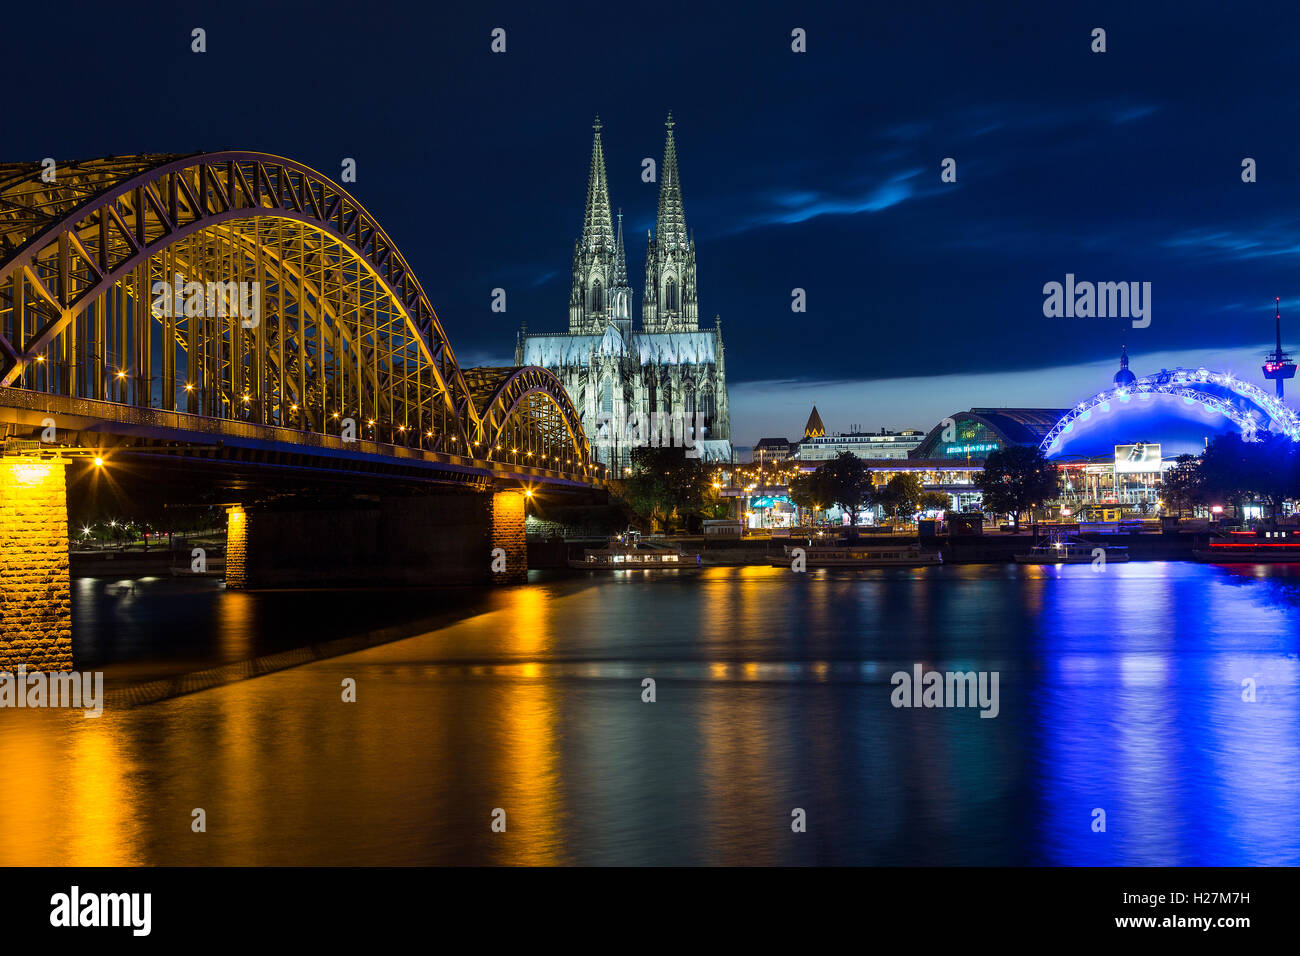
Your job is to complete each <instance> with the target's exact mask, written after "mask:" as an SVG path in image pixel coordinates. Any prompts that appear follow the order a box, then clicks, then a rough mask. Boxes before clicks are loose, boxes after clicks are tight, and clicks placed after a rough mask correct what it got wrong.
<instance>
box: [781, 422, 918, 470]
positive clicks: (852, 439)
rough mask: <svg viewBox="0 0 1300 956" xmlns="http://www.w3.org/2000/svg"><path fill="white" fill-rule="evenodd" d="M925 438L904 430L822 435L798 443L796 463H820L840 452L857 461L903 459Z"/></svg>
mask: <svg viewBox="0 0 1300 956" xmlns="http://www.w3.org/2000/svg"><path fill="white" fill-rule="evenodd" d="M924 439H925V432H922V431H919V430H918V429H915V428H907V429H904V430H903V431H901V432H891V431H886V430H885V429H884V428H882V429H880V431H878V432H856V431H854V432H847V433H845V434H841V435H823V436H821V437H820V438H805V439H804V440H803V441H801V442H800V443H799V460H800V461H811V462H821V461H826V460H828V459H830V458H834V457H835V456H836V455H838V454H840V453H841V452H846V451H847V452H848V453H849V454H852V455H857V456H858V457H859V458H869V459H873V460H874V459H885V458H889V459H892V458H906V457H908V455H909V454H910V453H911V452H912V451H913V450H914V449H915V448H916V447H917V446H918V445H920V444H921V442H922V441H923V440H924Z"/></svg>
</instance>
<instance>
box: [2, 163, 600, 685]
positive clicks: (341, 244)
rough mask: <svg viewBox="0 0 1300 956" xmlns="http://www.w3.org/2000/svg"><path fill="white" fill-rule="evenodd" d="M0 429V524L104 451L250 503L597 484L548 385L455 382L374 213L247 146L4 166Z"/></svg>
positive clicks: (543, 381)
mask: <svg viewBox="0 0 1300 956" xmlns="http://www.w3.org/2000/svg"><path fill="white" fill-rule="evenodd" d="M418 199H419V201H423V202H429V203H430V204H432V203H433V202H434V201H435V200H436V197H430V196H422V197H418ZM0 424H3V425H4V427H5V447H6V456H5V458H4V459H3V460H4V462H5V463H6V468H7V469H8V472H7V473H5V474H0V485H3V487H2V488H0V496H3V497H0V512H3V513H2V514H0V520H2V519H3V518H4V517H5V516H6V515H9V514H10V513H11V512H13V511H14V509H15V508H18V509H19V510H21V507H20V506H21V502H22V499H23V498H24V497H28V498H30V497H32V495H33V494H34V493H30V494H29V493H27V492H24V491H23V490H22V489H24V488H27V487H28V486H31V487H33V488H36V487H43V486H44V484H43V481H42V480H38V478H39V476H41V475H43V474H45V472H44V471H42V467H44V468H45V470H46V471H48V472H49V473H50V474H53V473H54V472H57V475H58V476H57V479H54V478H51V479H49V481H53V482H54V483H55V484H57V485H58V486H59V487H60V488H63V487H65V481H66V479H65V477H64V470H65V469H64V468H63V467H59V466H60V465H67V464H69V463H72V465H73V467H74V474H73V480H74V481H78V480H81V478H82V477H84V474H83V473H84V472H86V471H93V470H95V469H96V468H97V466H95V465H92V464H89V462H90V461H93V460H95V459H98V460H99V461H100V462H102V463H103V465H104V468H103V469H101V470H102V471H103V472H104V473H105V474H106V475H111V473H112V472H113V471H114V469H123V470H131V469H135V470H137V471H141V470H147V469H156V470H157V471H158V472H160V473H161V472H166V471H170V472H172V473H177V472H179V473H185V470H186V469H194V470H195V471H196V472H197V471H199V470H205V469H206V472H205V473H213V472H214V471H221V472H222V473H223V475H224V476H225V477H223V478H222V481H223V482H224V484H225V486H226V487H230V488H234V489H236V490H239V489H244V491H245V492H246V494H247V495H248V496H250V497H255V496H256V495H257V494H259V493H262V494H266V493H270V491H272V490H273V489H272V488H271V486H270V485H268V484H267V482H268V481H270V480H271V479H270V477H269V476H280V478H281V480H284V481H289V480H292V481H298V480H302V479H304V478H306V477H311V478H312V480H321V481H333V482H336V483H339V484H340V485H341V486H342V485H346V484H347V483H348V482H352V483H353V486H354V487H355V486H356V485H357V483H358V482H362V481H364V482H365V483H366V485H365V487H366V488H367V489H368V490H370V491H377V490H378V489H380V488H388V487H390V485H392V486H405V487H408V488H409V487H412V486H414V487H421V486H423V487H425V488H426V489H429V490H436V488H438V487H446V486H451V487H459V488H461V489H462V490H465V491H495V492H497V493H498V494H500V493H502V492H507V493H515V494H522V493H524V490H525V489H529V490H531V489H532V488H533V487H536V486H545V487H549V488H553V489H556V490H564V489H566V488H569V489H576V490H581V489H589V488H591V487H592V486H593V485H598V484H600V479H599V472H598V469H599V466H595V465H593V462H592V458H591V450H590V445H589V443H588V440H587V437H586V436H585V435H584V434H583V430H582V426H581V422H580V418H579V416H578V414H577V413H576V411H575V410H574V408H573V406H572V404H571V402H570V400H569V397H568V396H567V394H566V393H565V391H564V389H563V387H562V385H561V384H560V382H559V380H558V379H557V378H556V377H555V376H554V375H552V374H551V373H550V372H548V371H546V370H544V369H541V368H475V369H462V368H461V367H460V365H459V364H458V363H457V361H456V357H455V355H454V353H453V351H452V348H451V343H450V342H449V341H448V339H447V334H446V332H445V331H444V329H443V327H442V325H441V323H440V322H439V320H438V316H437V315H436V314H435V313H434V310H433V307H432V305H431V304H430V302H429V299H428V297H427V296H426V295H425V292H424V290H423V289H422V288H421V286H420V283H419V280H418V279H417V278H416V276H415V274H414V272H413V271H412V270H411V268H410V266H409V265H408V264H407V262H406V260H405V259H404V258H403V257H402V255H401V253H400V252H399V251H398V249H397V248H396V246H395V245H394V244H393V242H392V240H391V239H390V238H389V237H388V235H387V234H386V233H385V232H384V230H383V228H382V227H381V226H380V225H379V223H378V222H376V221H375V219H374V217H373V216H371V215H370V214H369V213H368V212H367V211H366V210H365V209H364V208H363V207H362V206H361V205H360V204H359V203H358V202H357V201H356V200H355V199H353V198H352V197H351V196H350V195H349V194H348V193H347V192H346V191H344V190H343V189H342V188H341V187H340V186H338V185H337V184H336V183H334V182H332V181H330V180H329V179H327V178H326V177H324V176H322V175H321V174H319V173H317V172H315V171H314V170H311V169H309V168H308V167H306V166H303V165H302V164H300V163H296V162H294V161H292V160H289V159H285V158H283V157H278V156H271V155H266V154H261V153H252V152H221V153H198V154H192V155H141V156H124V157H109V158H104V159H93V160H87V161H82V162H70V163H63V164H54V163H52V162H51V161H48V160H47V161H46V162H45V163H26V164H8V165H0ZM77 469H80V471H77ZM232 510H233V511H234V513H239V512H238V508H237V507H236V508H234V509H232ZM522 513H523V512H522V507H521V508H520V509H519V514H520V522H519V523H520V526H521V534H522ZM248 520H250V519H247V518H246V519H245V521H246V522H247V521H248ZM251 521H252V524H253V525H255V524H256V519H251ZM3 533H4V531H3V528H0V534H3ZM65 533H66V529H65ZM64 561H65V565H66V554H65V559H64ZM232 583H235V582H232ZM11 610H12V609H11ZM3 614H4V606H0V626H3V625H4V624H5V620H4V617H3ZM3 663H4V653H3V650H2V649H0V665H2V664H3Z"/></svg>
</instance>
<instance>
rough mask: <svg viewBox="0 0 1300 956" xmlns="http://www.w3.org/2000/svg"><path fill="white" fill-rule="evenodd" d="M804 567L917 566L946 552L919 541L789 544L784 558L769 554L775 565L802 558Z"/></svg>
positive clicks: (785, 565) (937, 560) (933, 561)
mask: <svg viewBox="0 0 1300 956" xmlns="http://www.w3.org/2000/svg"><path fill="white" fill-rule="evenodd" d="M796 551H802V552H803V554H802V558H803V561H804V567H805V568H807V569H808V570H812V569H814V568H850V569H852V568H915V567H924V566H926V565H931V564H943V555H942V554H940V553H939V552H938V551H937V550H936V551H927V550H925V549H924V548H922V547H921V546H920V544H916V543H913V544H902V545H887V544H867V543H864V544H845V545H814V544H810V545H808V546H807V547H803V546H800V545H786V546H785V548H784V557H769V558H768V560H769V561H770V562H771V564H772V566H773V567H777V568H788V567H791V566H792V565H793V563H794V562H795V561H796V560H797V559H798V558H799V557H800V556H799V555H797V554H796V553H795V552H796Z"/></svg>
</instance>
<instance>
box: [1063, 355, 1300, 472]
mask: <svg viewBox="0 0 1300 956" xmlns="http://www.w3.org/2000/svg"><path fill="white" fill-rule="evenodd" d="M1156 396H1173V397H1176V398H1180V399H1182V401H1183V403H1184V404H1186V405H1199V406H1200V407H1202V408H1204V409H1205V410H1206V411H1209V412H1214V413H1217V414H1220V415H1222V416H1223V417H1224V418H1226V419H1228V421H1230V422H1232V423H1233V424H1234V425H1236V426H1237V428H1238V429H1240V431H1241V434H1242V437H1243V438H1244V439H1246V440H1247V441H1255V440H1256V439H1257V438H1258V436H1259V435H1260V433H1261V432H1264V431H1269V432H1272V433H1275V434H1279V435H1286V436H1287V437H1288V438H1290V439H1291V440H1292V441H1300V417H1297V415H1296V413H1295V412H1294V411H1293V410H1292V409H1291V408H1290V407H1288V406H1287V405H1285V404H1283V403H1282V402H1281V401H1279V400H1278V399H1277V398H1276V397H1274V396H1272V395H1270V394H1268V392H1266V391H1264V390H1263V389H1261V388H1259V387H1257V386H1255V385H1252V384H1250V383H1249V382H1245V381H1242V380H1241V379H1237V378H1234V377H1233V376H1232V375H1231V374H1229V373H1227V372H1214V371H1211V370H1209V369H1206V368H1195V369H1192V368H1175V369H1162V370H1161V371H1159V372H1157V373H1156V374H1154V375H1148V376H1145V377H1144V378H1139V379H1137V380H1136V381H1134V382H1132V383H1130V384H1128V385H1123V386H1117V387H1114V388H1109V389H1106V390H1105V391H1102V392H1098V393H1097V394H1096V395H1094V396H1092V397H1091V398H1089V399H1087V400H1086V401H1082V402H1079V403H1078V404H1077V405H1075V406H1074V408H1071V409H1070V410H1069V411H1068V412H1066V413H1065V415H1063V416H1062V417H1061V419H1060V421H1058V422H1057V423H1056V424H1055V425H1054V426H1053V427H1052V429H1051V430H1050V431H1049V432H1048V433H1047V434H1046V435H1044V436H1043V440H1042V442H1041V443H1040V445H1039V447H1040V448H1041V449H1042V451H1043V453H1044V454H1045V455H1047V456H1049V457H1050V456H1051V455H1052V454H1053V453H1054V452H1056V451H1057V450H1059V449H1060V448H1061V445H1062V444H1063V443H1064V442H1065V441H1066V440H1067V436H1069V435H1070V433H1071V432H1073V431H1074V428H1075V424H1076V423H1078V422H1086V421H1088V420H1089V419H1091V418H1092V417H1093V415H1094V413H1096V412H1102V413H1105V412H1109V411H1111V409H1112V408H1119V407H1123V406H1124V405H1126V404H1128V403H1129V402H1131V401H1133V400H1134V399H1137V400H1138V401H1139V402H1141V401H1149V400H1150V399H1151V398H1153V397H1156Z"/></svg>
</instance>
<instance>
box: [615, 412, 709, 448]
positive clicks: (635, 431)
mask: <svg viewBox="0 0 1300 956" xmlns="http://www.w3.org/2000/svg"><path fill="white" fill-rule="evenodd" d="M691 419H694V421H693V423H692V421H691ZM704 431H705V428H704V415H703V414H701V413H700V412H696V413H695V414H694V415H692V416H688V415H685V414H684V413H680V412H677V413H673V414H669V413H667V412H648V413H642V412H632V413H631V414H629V415H627V416H626V417H624V415H623V413H621V412H600V413H598V414H597V415H596V434H595V437H594V438H593V440H592V444H593V445H594V446H596V447H597V448H609V447H611V446H613V445H615V444H617V445H622V446H624V447H627V446H631V447H633V448H685V449H686V457H687V458H699V457H700V449H699V448H697V447H696V443H697V442H698V441H700V440H702V438H703V436H704Z"/></svg>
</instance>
